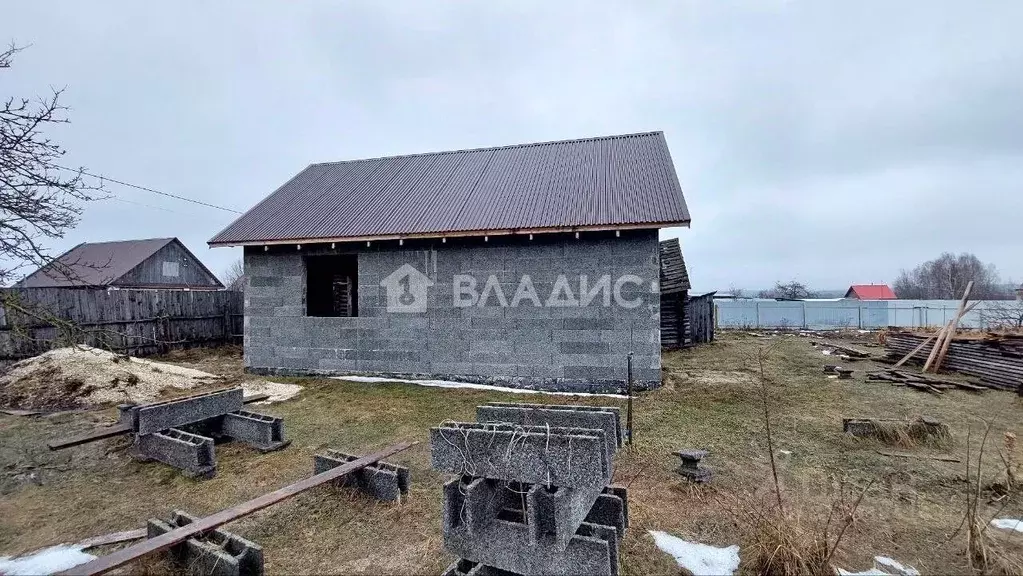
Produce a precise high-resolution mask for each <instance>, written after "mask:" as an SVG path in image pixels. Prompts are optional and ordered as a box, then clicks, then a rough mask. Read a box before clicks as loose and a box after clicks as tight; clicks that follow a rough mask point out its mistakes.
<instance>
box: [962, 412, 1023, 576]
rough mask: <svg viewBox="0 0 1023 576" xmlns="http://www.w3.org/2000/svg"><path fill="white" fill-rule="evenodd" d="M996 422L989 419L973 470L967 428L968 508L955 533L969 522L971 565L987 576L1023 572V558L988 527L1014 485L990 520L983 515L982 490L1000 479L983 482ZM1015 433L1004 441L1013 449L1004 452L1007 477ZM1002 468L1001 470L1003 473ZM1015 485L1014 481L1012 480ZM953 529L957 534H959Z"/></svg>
mask: <svg viewBox="0 0 1023 576" xmlns="http://www.w3.org/2000/svg"><path fill="white" fill-rule="evenodd" d="M991 427H992V423H991V422H990V421H988V422H985V428H984V436H983V437H982V438H981V442H980V449H979V451H978V453H977V460H976V465H975V466H973V467H972V470H971V461H972V458H971V454H970V436H971V434H970V432H969V431H968V432H967V436H966V484H967V491H966V511H965V514H964V516H963V522H962V523H961V524H960V527H959V529H957V530H956V532H955V533H958V532H959V530H960V529H962V526H963V525H964V524H965V525H966V550H967V557H968V558H969V562H970V569H971V570H973V572H974V573H975V574H981V575H984V576H988V575H991V576H994V575H1003V574H1004V575H1011V574H1020V573H1023V562H1021V561H1020V559H1019V558H1015V557H1013V556H1011V555H1010V554H1009V553H1008V552H1007V551H1006V550H1005V549H1004V547H1003V546H1002V545H1000V544H999V543H998V542H997V541H996V540H994V539H993V538H992V537H991V535H990V534H989V533H988V528H990V526H991V520H992V519H993V518H995V517H997V516H998V515H999V514H1000V513H1001V511H1002V510H1004V509H1005V507H1006V506H1007V505H1008V504H1009V502H1010V501H1011V496H1012V494H1011V488H1010V490H1009V491H1008V492H1006V493H1005V494H1004V495H1003V497H1002V499H1003V503H1002V505H1001V507H1000V508H999V509H998V510H997V511H996V512H995V513H994V514H993V515H992V516H991V517H990V518H988V519H987V520H985V519H984V518H983V515H982V514H981V512H980V511H979V510H978V509H979V507H980V502H981V500H982V494H983V493H984V490H985V488H986V487H995V486H997V484H996V483H991V484H987V485H986V484H985V483H984V482H983V473H982V471H981V470H982V465H983V463H984V449H985V447H986V445H987V441H988V436H989V435H990V433H991ZM1015 439H1016V437H1015V435H1014V434H1012V433H1008V432H1007V433H1006V434H1005V437H1004V442H1005V444H1006V448H1008V449H1009V450H1010V451H1009V452H1008V455H1007V456H1006V455H1002V458H1003V462H1005V463H1006V469H1005V470H1004V473H1005V474H1006V477H1012V475H1013V474H1014V473H1015V471H1010V467H1011V465H1012V451H1011V450H1013V449H1014V448H1015ZM1001 474H1002V472H999V475H1001ZM1009 485H1011V483H1010V484H1009ZM955 533H953V536H954V535H955Z"/></svg>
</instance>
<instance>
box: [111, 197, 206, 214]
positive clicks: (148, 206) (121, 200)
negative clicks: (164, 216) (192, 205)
mask: <svg viewBox="0 0 1023 576" xmlns="http://www.w3.org/2000/svg"><path fill="white" fill-rule="evenodd" d="M104 200H116V201H118V202H124V203H126V204H134V205H136V206H144V207H146V208H152V209H153V210H162V211H164V212H170V213H171V214H181V215H182V216H193V215H194V214H188V213H186V212H178V211H177V210H171V209H170V208H164V207H163V206H153V205H152V204H146V203H144V202H136V201H134V200H128V199H127V198H121V197H120V196H117V195H113V196H110V197H109V198H104Z"/></svg>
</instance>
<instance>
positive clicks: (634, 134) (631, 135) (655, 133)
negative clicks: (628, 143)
mask: <svg viewBox="0 0 1023 576" xmlns="http://www.w3.org/2000/svg"><path fill="white" fill-rule="evenodd" d="M663 134H664V131H663V130H651V131H648V132H630V133H627V134H609V135H607V136H590V137H588V138H569V139H567V140H544V141H541V142H526V143H523V144H506V145H504V146H483V147H480V148H463V149H460V150H439V151H437V152H416V153H414V154H395V155H392V156H376V157H373V158H355V159H352V160H332V161H329V162H314V163H312V164H310V166H325V165H332V164H352V163H355V162H372V161H375V160H391V159H395V158H415V157H418V156H441V155H445V154H464V153H466V152H490V151H492V150H507V149H509V148H529V147H531V146H550V145H552V144H574V143H576V142H593V141H596V140H614V139H616V138H638V137H640V136H659V135H663Z"/></svg>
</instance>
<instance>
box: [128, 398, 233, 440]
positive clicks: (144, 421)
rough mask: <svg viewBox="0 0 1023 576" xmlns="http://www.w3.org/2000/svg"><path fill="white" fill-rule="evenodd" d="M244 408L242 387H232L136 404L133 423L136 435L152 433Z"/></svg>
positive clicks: (132, 418)
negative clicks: (175, 398)
mask: <svg viewBox="0 0 1023 576" xmlns="http://www.w3.org/2000/svg"><path fill="white" fill-rule="evenodd" d="M241 409H242V389H241V388H232V389H230V390H220V391H217V392H209V393H206V394H197V395H195V396H189V397H187V398H179V399H177V400H167V401H164V402H155V403H153V404H144V405H141V406H137V407H135V408H134V410H133V412H134V414H133V415H132V417H131V423H132V427H133V428H134V429H135V433H136V434H152V433H153V432H159V431H160V430H166V429H168V428H173V427H175V426H182V425H184V424H190V423H192V422H199V421H200V420H207V419H209V418H215V417H217V416H223V415H224V414H227V413H228V412H236V411H238V410H241Z"/></svg>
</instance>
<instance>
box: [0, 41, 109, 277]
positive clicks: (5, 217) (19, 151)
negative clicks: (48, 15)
mask: <svg viewBox="0 0 1023 576" xmlns="http://www.w3.org/2000/svg"><path fill="white" fill-rule="evenodd" d="M21 50H22V48H21V47H18V46H15V45H13V44H12V45H11V46H10V47H9V48H7V49H6V50H4V51H2V52H0V71H2V70H3V69H5V68H10V66H11V62H12V60H13V57H14V56H15V55H16V54H17V53H18V52H20V51H21ZM50 90H51V94H49V95H47V96H45V97H38V98H36V99H34V100H33V99H30V98H16V97H14V96H8V97H7V99H6V100H5V101H4V102H3V103H2V104H0V283H7V282H9V281H10V280H11V279H12V277H13V276H14V275H15V274H16V273H17V272H18V271H20V270H22V269H24V268H26V267H39V266H42V265H44V264H47V263H49V262H50V257H49V256H48V254H47V251H46V247H45V246H44V244H45V243H46V242H47V241H48V240H53V239H57V238H61V237H63V236H64V233H65V232H66V231H67V230H69V229H71V228H73V227H74V226H75V225H77V224H78V220H79V218H80V216H81V213H82V208H81V203H82V202H84V201H89V200H95V199H97V198H98V196H97V194H98V191H99V190H101V189H102V182H99V183H97V184H92V183H88V182H86V181H85V180H84V179H83V176H84V174H83V171H82V170H81V169H79V170H78V171H77V172H68V171H65V170H62V169H61V168H60V167H59V166H58V165H57V162H58V161H59V159H60V158H61V157H62V156H63V155H64V149H63V148H62V147H61V146H60V145H59V144H57V143H56V142H54V141H52V140H50V139H49V138H48V137H47V136H46V135H45V134H44V131H45V130H46V129H47V128H48V127H51V126H52V125H55V124H66V123H68V119H67V115H66V114H67V111H68V108H67V107H66V106H64V105H62V104H61V103H60V98H61V96H62V95H63V93H64V89H63V88H61V89H55V88H51V89H50Z"/></svg>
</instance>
